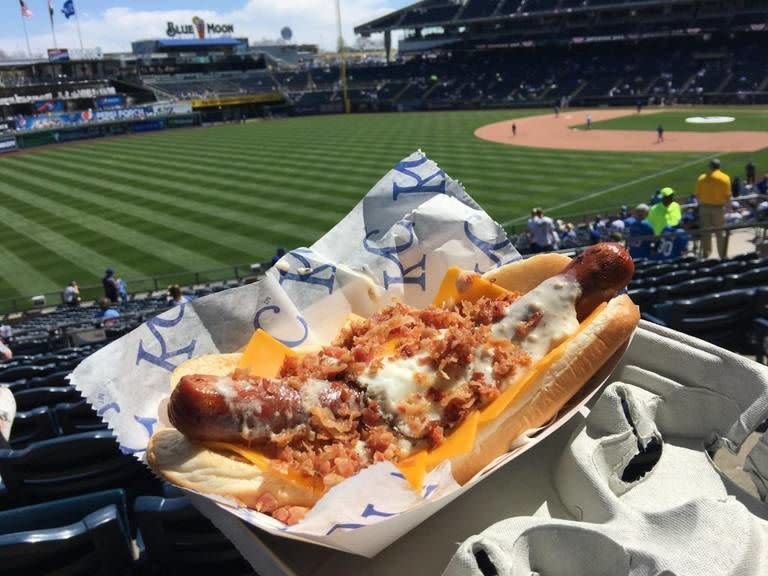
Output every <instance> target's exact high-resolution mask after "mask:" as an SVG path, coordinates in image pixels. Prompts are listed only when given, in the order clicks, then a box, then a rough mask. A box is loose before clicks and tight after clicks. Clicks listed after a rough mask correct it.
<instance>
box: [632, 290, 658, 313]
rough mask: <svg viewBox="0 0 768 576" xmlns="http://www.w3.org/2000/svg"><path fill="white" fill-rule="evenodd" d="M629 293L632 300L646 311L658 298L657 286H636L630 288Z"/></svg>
mask: <svg viewBox="0 0 768 576" xmlns="http://www.w3.org/2000/svg"><path fill="white" fill-rule="evenodd" d="M627 294H628V295H629V297H630V298H632V302H634V303H635V304H637V305H638V306H639V307H640V310H642V311H646V310H649V309H650V308H651V306H653V305H654V304H656V301H657V299H658V292H657V290H656V288H636V289H632V290H628V291H627Z"/></svg>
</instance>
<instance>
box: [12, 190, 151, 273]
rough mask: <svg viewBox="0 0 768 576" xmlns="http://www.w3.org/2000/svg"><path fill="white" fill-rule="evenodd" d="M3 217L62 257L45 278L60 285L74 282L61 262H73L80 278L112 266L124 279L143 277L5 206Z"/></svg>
mask: <svg viewBox="0 0 768 576" xmlns="http://www.w3.org/2000/svg"><path fill="white" fill-rule="evenodd" d="M0 218H1V219H2V220H3V222H5V225H6V226H7V227H8V228H10V229H11V230H13V231H14V232H15V233H16V234H17V235H18V236H21V237H24V238H26V239H27V241H30V242H34V243H37V244H40V245H42V246H44V247H45V248H46V249H47V251H48V252H52V253H54V254H56V255H57V256H58V257H59V258H60V260H59V262H51V261H49V262H48V265H49V266H51V268H50V269H47V270H48V272H47V273H46V275H47V276H50V277H51V278H53V279H55V280H57V281H58V282H60V283H61V287H62V288H63V286H64V283H66V282H67V281H68V280H67V278H69V280H72V278H70V276H71V273H69V272H67V273H66V274H65V273H63V271H64V270H66V268H67V266H59V264H63V262H62V260H63V261H68V262H70V263H71V264H72V265H74V267H76V268H77V269H78V270H77V272H78V278H81V277H83V276H90V277H93V276H94V275H95V274H94V272H95V271H100V270H104V269H106V268H108V267H109V266H119V268H120V272H121V273H122V274H124V275H125V276H129V277H130V276H132V277H138V276H140V275H141V273H140V271H139V270H136V269H135V268H131V267H130V266H127V265H124V264H122V263H121V262H120V259H119V257H111V256H107V255H104V254H101V253H99V252H97V251H95V250H92V249H91V248H89V247H87V246H83V245H82V244H79V243H77V242H75V241H73V240H72V239H71V238H69V237H67V236H64V235H62V234H59V233H58V232H55V231H53V230H51V229H50V228H47V227H46V226H43V225H42V224H39V223H38V222H35V221H34V220H31V219H29V218H26V217H25V216H23V215H22V214H20V213H19V212H16V211H13V210H10V209H9V208H8V207H7V206H5V205H2V206H0ZM38 265H39V264H38ZM38 269H39V268H38Z"/></svg>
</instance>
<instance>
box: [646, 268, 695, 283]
mask: <svg viewBox="0 0 768 576" xmlns="http://www.w3.org/2000/svg"><path fill="white" fill-rule="evenodd" d="M696 277H697V274H696V272H694V271H693V270H675V271H673V272H667V273H666V274H663V275H662V276H657V277H656V283H654V284H653V285H654V286H671V285H673V284H680V283H681V282H685V281H687V280H693V279H694V278H696Z"/></svg>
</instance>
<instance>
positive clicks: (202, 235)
mask: <svg viewBox="0 0 768 576" xmlns="http://www.w3.org/2000/svg"><path fill="white" fill-rule="evenodd" d="M24 158H25V159H27V158H29V157H24ZM74 169H76V167H75V168H74ZM32 182H33V183H35V184H41V185H44V186H45V185H46V180H45V179H43V178H34V179H33V180H32ZM66 182H72V183H80V184H81V186H80V187H79V188H78V189H77V190H73V189H72V188H69V187H65V186H62V185H60V184H61V183H66ZM148 185H149V186H151V183H148ZM115 187H116V186H109V187H107V186H96V187H92V188H88V187H83V186H82V182H81V180H79V179H78V178H76V177H74V175H73V174H72V173H69V172H64V171H60V172H59V174H58V176H57V184H50V183H49V184H48V188H49V190H50V191H55V192H58V193H60V194H62V195H63V196H64V197H66V198H67V199H68V201H70V202H72V203H90V206H89V208H90V209H92V210H93V211H94V213H102V215H103V216H105V217H106V216H107V215H109V216H110V217H112V218H114V219H117V220H118V221H121V222H123V223H124V224H126V223H128V222H129V221H130V220H131V219H134V220H137V221H142V223H143V225H148V226H149V227H150V228H151V229H152V230H156V231H157V233H158V234H161V233H163V232H165V231H173V234H172V235H171V238H173V237H174V236H175V237H176V238H177V241H178V243H179V244H183V245H186V246H187V247H189V248H190V249H191V247H192V246H194V247H195V252H194V253H193V260H191V261H189V262H179V264H180V265H182V266H183V267H184V268H185V269H187V270H189V269H195V270H200V269H201V265H200V261H201V258H200V255H199V252H198V251H197V250H198V249H200V250H201V251H204V250H205V248H207V247H208V246H209V245H211V244H215V245H218V246H221V247H223V249H224V252H226V253H228V254H235V255H236V256H239V257H240V260H238V262H241V261H242V258H244V257H245V255H246V254H253V252H251V250H249V249H248V247H249V246H253V247H254V248H253V250H254V251H255V250H256V249H257V248H261V249H263V250H265V251H268V250H271V249H272V248H273V246H272V245H271V243H266V242H260V241H259V240H258V239H256V238H250V237H248V236H245V235H239V234H234V233H231V232H229V231H228V228H227V225H226V224H224V225H222V226H221V228H216V227H213V226H209V225H208V224H206V223H205V222H203V221H204V220H211V221H213V222H214V223H215V222H216V220H217V219H216V218H215V216H212V215H205V214H198V213H195V214H194V216H195V217H196V218H197V220H199V221H195V220H186V219H185V218H184V217H182V216H181V215H180V214H179V211H178V210H177V211H175V212H174V211H173V210H169V209H168V206H167V204H164V203H153V202H150V201H148V202H144V204H145V205H144V206H139V205H136V204H135V203H133V202H128V201H126V200H122V199H121V198H124V197H125V196H121V195H120V194H119V192H120V190H118V191H117V192H115V190H114V188H115ZM211 212H212V213H215V211H211ZM185 240H189V242H185ZM240 254H242V256H240ZM228 263H231V262H228Z"/></svg>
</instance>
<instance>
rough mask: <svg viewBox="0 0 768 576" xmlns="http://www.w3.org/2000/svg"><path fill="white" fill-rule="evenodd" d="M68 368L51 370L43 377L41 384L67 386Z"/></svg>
mask: <svg viewBox="0 0 768 576" xmlns="http://www.w3.org/2000/svg"><path fill="white" fill-rule="evenodd" d="M69 374H70V371H69V370H59V371H58V372H51V373H50V374H48V375H47V376H45V377H43V386H46V387H50V386H67V385H68V381H67V376H69Z"/></svg>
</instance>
